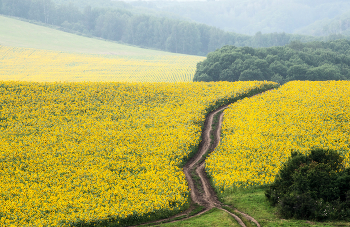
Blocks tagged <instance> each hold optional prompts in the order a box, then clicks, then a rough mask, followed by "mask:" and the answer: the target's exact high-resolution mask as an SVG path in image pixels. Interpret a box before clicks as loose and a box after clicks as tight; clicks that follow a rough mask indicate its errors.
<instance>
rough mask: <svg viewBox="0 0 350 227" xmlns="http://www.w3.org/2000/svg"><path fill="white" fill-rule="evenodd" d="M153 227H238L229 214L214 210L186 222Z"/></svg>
mask: <svg viewBox="0 0 350 227" xmlns="http://www.w3.org/2000/svg"><path fill="white" fill-rule="evenodd" d="M155 226H164V227H181V226H186V227H191V226H203V227H206V226H208V227H226V226H240V225H239V224H238V223H237V222H236V221H235V220H234V219H233V218H232V217H231V216H230V215H229V214H227V213H226V212H224V211H221V210H218V209H216V208H214V209H212V210H211V211H209V212H208V213H205V214H203V215H201V216H199V217H194V218H191V219H188V220H184V221H179V222H174V223H167V224H161V225H155Z"/></svg>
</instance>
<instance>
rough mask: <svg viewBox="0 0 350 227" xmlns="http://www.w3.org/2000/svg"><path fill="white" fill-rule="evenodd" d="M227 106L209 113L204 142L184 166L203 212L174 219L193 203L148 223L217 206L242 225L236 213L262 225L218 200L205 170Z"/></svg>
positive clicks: (192, 193)
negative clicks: (179, 211)
mask: <svg viewBox="0 0 350 227" xmlns="http://www.w3.org/2000/svg"><path fill="white" fill-rule="evenodd" d="M227 106H228V105H226V106H222V107H220V108H218V109H217V110H215V111H213V112H211V113H209V114H208V115H207V117H206V120H205V123H204V129H203V132H202V142H201V143H200V145H199V149H198V152H197V153H196V154H195V155H194V156H193V157H192V158H191V159H190V160H189V161H188V162H187V164H186V165H185V166H184V168H183V170H184V173H185V175H186V179H187V182H188V186H189V188H190V192H191V199H192V201H193V202H194V203H196V204H198V205H200V206H202V207H204V210H202V211H201V212H199V213H197V214H195V215H193V216H189V217H185V218H181V219H177V220H175V221H172V220H173V219H174V218H176V217H181V216H183V215H188V214H189V213H190V212H191V211H192V210H193V209H194V206H193V204H192V205H191V207H190V209H188V210H187V211H185V212H183V213H180V214H178V215H176V216H173V217H170V218H167V219H163V220H159V221H156V222H152V223H147V224H159V223H162V222H167V223H171V222H177V221H182V220H186V219H189V218H192V217H196V216H199V215H202V214H204V213H205V212H207V211H209V210H211V209H212V208H214V207H216V208H218V209H220V210H222V211H224V212H226V213H228V214H229V215H231V216H232V217H233V218H234V219H235V220H236V221H237V222H238V224H239V225H241V226H244V227H245V226H246V225H245V224H244V222H243V221H242V219H241V218H240V217H239V216H237V215H236V214H239V215H240V216H241V217H244V218H245V219H246V221H249V222H253V223H255V225H256V226H258V227H260V224H259V223H258V222H257V221H256V220H255V219H254V218H253V217H251V216H249V215H247V214H245V213H243V212H240V211H239V210H237V209H235V208H233V207H229V206H227V205H224V204H222V203H221V202H220V201H219V200H218V198H217V196H216V193H215V190H214V189H213V187H212V186H211V184H210V180H209V177H208V175H207V173H206V172H205V156H206V155H207V154H208V153H210V152H212V151H214V149H215V148H216V146H217V145H218V144H219V142H220V134H221V124H222V118H223V114H224V113H223V110H224V109H226V108H227ZM216 115H218V120H217V121H216V122H213V119H214V116H216ZM213 126H214V127H213ZM211 137H212V138H213V140H212V139H211ZM198 178H199V179H200V181H199V180H197V181H196V179H198ZM225 207H226V208H230V210H233V211H234V212H235V213H236V214H234V213H232V212H230V211H228V210H227V209H225Z"/></svg>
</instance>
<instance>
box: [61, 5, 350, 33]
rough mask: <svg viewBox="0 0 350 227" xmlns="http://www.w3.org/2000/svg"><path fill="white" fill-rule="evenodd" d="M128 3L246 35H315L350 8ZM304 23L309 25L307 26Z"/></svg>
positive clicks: (327, 30) (340, 6)
mask: <svg viewBox="0 0 350 227" xmlns="http://www.w3.org/2000/svg"><path fill="white" fill-rule="evenodd" d="M56 1H57V0H56ZM129 3H130V4H131V5H132V6H134V7H143V8H145V9H151V10H154V11H156V12H168V14H174V15H178V16H180V17H183V18H187V19H188V20H191V21H195V22H198V23H204V24H207V25H210V26H215V27H218V28H220V29H223V30H225V31H231V32H236V33H241V34H246V35H255V34H256V33H257V32H259V31H260V32H262V33H274V32H286V33H293V34H305V35H313V34H312V33H313V32H312V31H313V30H314V29H316V26H317V25H318V24H322V25H324V26H325V25H326V24H328V23H329V22H330V21H333V20H336V21H339V20H338V19H337V17H338V16H340V15H342V14H346V13H349V11H350V2H349V1H348V0H332V1H329V0H235V1H230V0H220V1H193V0H192V1H163V0H155V1H130V2H129ZM314 23H315V24H314ZM324 26H322V28H321V29H323V27H324ZM334 26H335V25H334ZM334 26H333V25H329V26H328V27H330V28H332V27H334ZM305 27H308V28H309V29H308V30H307V29H304V28H305ZM324 29H325V31H324V32H321V33H318V35H325V34H326V35H328V32H331V33H333V32H334V29H328V28H326V27H324ZM337 33H338V31H337Z"/></svg>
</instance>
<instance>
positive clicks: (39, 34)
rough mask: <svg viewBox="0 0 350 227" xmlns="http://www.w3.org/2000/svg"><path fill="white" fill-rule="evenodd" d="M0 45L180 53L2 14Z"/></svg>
mask: <svg viewBox="0 0 350 227" xmlns="http://www.w3.org/2000/svg"><path fill="white" fill-rule="evenodd" d="M0 45H4V46H13V47H24V48H35V49H44V50H54V51H64V52H74V53H89V54H112V55H119V56H138V55H180V54H174V53H170V52H164V51H156V50H150V49H143V48H138V47H133V46H129V45H123V44H119V43H116V42H110V41H105V40H102V39H97V38H88V37H84V36H80V35H75V34H71V33H67V32H63V31H60V30H56V29H53V28H49V27H45V26H40V25H36V24H32V23H29V22H25V21H21V20H17V19H13V18H9V17H5V16H0Z"/></svg>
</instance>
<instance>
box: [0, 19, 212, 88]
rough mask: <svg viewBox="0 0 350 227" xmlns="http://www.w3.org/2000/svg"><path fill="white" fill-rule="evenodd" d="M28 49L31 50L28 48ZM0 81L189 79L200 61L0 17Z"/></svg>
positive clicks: (145, 80)
mask: <svg viewBox="0 0 350 227" xmlns="http://www.w3.org/2000/svg"><path fill="white" fill-rule="evenodd" d="M32 48H34V49H32ZM0 59H1V61H0V80H20V81H37V82H53V81H70V82H73V81H74V82H77V81H115V82H179V81H182V82H185V81H192V78H193V75H194V73H195V70H196V65H197V63H198V62H199V61H203V60H204V59H205V58H204V57H199V56H190V55H183V54H174V53H169V52H163V51H156V50H149V49H143V48H138V47H133V46H128V45H123V44H118V43H115V42H109V41H104V40H99V39H95V38H88V37H83V36H79V35H74V34H70V33H66V32H62V31H59V30H55V29H51V28H48V27H44V26H39V25H35V24H31V23H28V22H23V21H20V20H16V19H12V18H8V17H4V16H0Z"/></svg>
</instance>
